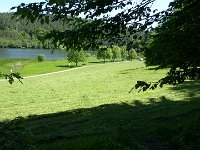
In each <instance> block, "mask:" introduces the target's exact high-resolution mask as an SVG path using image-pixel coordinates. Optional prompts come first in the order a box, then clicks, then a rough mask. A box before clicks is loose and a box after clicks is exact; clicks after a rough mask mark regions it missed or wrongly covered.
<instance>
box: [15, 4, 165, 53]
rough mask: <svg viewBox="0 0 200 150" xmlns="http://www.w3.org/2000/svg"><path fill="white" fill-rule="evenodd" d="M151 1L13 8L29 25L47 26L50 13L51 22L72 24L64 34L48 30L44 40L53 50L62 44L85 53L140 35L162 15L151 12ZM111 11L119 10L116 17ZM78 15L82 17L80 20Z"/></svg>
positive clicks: (121, 42)
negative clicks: (139, 33)
mask: <svg viewBox="0 0 200 150" xmlns="http://www.w3.org/2000/svg"><path fill="white" fill-rule="evenodd" d="M153 2H154V0H142V1H141V2H140V3H134V2H132V1H131V0H128V1H116V0H111V1H110V0H105V1H90V0H83V1H81V2H80V1H78V0H75V1H62V0H57V1H55V0H50V1H47V2H40V3H30V4H24V3H22V4H21V5H19V6H17V7H13V8H12V9H16V10H17V11H16V12H15V13H14V15H15V16H18V17H19V18H20V19H25V18H26V19H27V20H28V21H30V22H35V21H36V20H39V21H41V22H42V23H49V21H50V19H49V16H48V15H49V14H51V15H52V16H53V19H52V20H51V21H52V22H54V21H62V22H64V23H65V24H66V25H73V27H71V28H69V29H67V30H65V31H59V30H57V29H53V30H51V31H50V32H49V33H47V34H46V36H45V39H51V40H52V43H53V44H54V46H55V47H59V45H64V46H66V48H67V49H69V48H73V49H81V48H83V49H84V50H88V49H89V48H99V47H100V46H101V45H102V43H103V42H105V41H106V42H107V43H108V45H115V44H117V45H118V44H122V45H124V39H130V38H132V39H133V38H135V37H137V36H139V35H138V34H135V33H136V32H137V31H138V30H144V29H146V28H147V27H149V26H150V25H152V23H153V22H154V21H157V20H159V19H160V17H162V14H163V13H164V12H159V13H156V12H155V11H153V12H152V11H151V8H150V7H151V5H152V3H153ZM126 8H128V9H126ZM114 10H118V13H116V15H114V16H111V15H109V14H108V13H109V12H111V11H114ZM81 14H84V16H82V17H83V18H82V19H81V18H80V15H81ZM107 14H108V15H107ZM101 16H102V17H101Z"/></svg>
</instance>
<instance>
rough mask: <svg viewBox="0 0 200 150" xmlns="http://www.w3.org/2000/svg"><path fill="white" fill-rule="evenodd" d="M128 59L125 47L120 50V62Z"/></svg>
mask: <svg viewBox="0 0 200 150" xmlns="http://www.w3.org/2000/svg"><path fill="white" fill-rule="evenodd" d="M127 57H128V52H127V50H126V49H125V47H122V48H121V59H122V61H124V60H126V59H127Z"/></svg>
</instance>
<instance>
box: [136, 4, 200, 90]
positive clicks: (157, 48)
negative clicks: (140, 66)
mask: <svg viewBox="0 0 200 150" xmlns="http://www.w3.org/2000/svg"><path fill="white" fill-rule="evenodd" d="M199 8H200V1H199V0H175V1H174V2H171V3H170V9H171V13H170V14H169V15H168V16H166V17H165V18H163V20H162V21H161V22H160V25H159V26H158V27H157V28H156V29H155V30H154V31H153V32H152V38H151V39H150V42H149V46H148V48H147V49H146V50H145V56H146V63H147V65H160V67H161V68H162V67H170V68H171V69H170V71H169V72H168V74H167V76H166V77H165V78H162V79H160V80H159V81H158V82H156V83H152V84H151V83H145V82H138V84H137V85H136V88H138V87H140V86H139V85H141V87H142V88H143V90H146V89H148V88H151V89H154V88H155V87H157V86H158V85H160V86H161V87H162V86H163V85H164V84H173V85H176V84H180V83H183V82H184V81H185V80H186V79H192V80H194V79H197V78H199V77H200V68H199V66H200V9H199Z"/></svg>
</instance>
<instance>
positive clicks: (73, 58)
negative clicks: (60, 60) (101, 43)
mask: <svg viewBox="0 0 200 150" xmlns="http://www.w3.org/2000/svg"><path fill="white" fill-rule="evenodd" d="M85 59H86V55H85V51H83V50H81V51H78V50H73V49H70V50H69V51H68V53H67V60H68V61H69V62H75V63H76V66H78V63H79V62H84V61H85Z"/></svg>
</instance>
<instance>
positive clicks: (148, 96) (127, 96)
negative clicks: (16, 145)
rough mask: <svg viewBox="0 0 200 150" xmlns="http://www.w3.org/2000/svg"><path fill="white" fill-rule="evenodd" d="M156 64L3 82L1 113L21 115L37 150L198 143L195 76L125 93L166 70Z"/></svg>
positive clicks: (98, 67)
mask: <svg viewBox="0 0 200 150" xmlns="http://www.w3.org/2000/svg"><path fill="white" fill-rule="evenodd" d="M155 69H156V68H155V67H148V68H146V67H145V65H144V63H143V62H141V61H131V62H120V63H106V64H99V65H98V64H97V65H90V66H87V67H85V68H80V69H76V70H71V71H68V72H62V73H59V74H52V75H48V76H43V77H35V78H28V79H24V80H23V83H24V84H20V83H19V82H16V83H15V84H13V85H9V83H7V82H6V81H1V83H0V86H1V89H2V90H1V102H0V103H1V109H0V111H1V112H0V114H1V115H0V118H1V120H4V119H13V118H15V117H17V116H23V117H24V119H23V123H22V127H23V126H24V127H25V129H26V130H25V131H26V132H28V131H29V132H30V131H31V139H32V140H31V141H32V143H31V144H33V145H35V146H36V148H38V149H66V148H67V149H94V148H95V149H128V148H129V149H151V148H152V149H156V148H158V149H160V148H165V149H189V148H191V149H198V139H199V136H200V135H199V132H195V131H198V130H199V127H200V126H199V115H200V113H199V106H200V103H199V94H200V93H199V82H187V83H185V84H184V85H180V86H178V87H172V86H167V87H164V88H162V89H156V90H154V91H148V92H145V93H138V92H137V90H134V91H132V92H131V93H128V92H129V90H130V89H131V88H132V85H131V84H130V83H133V84H134V83H135V82H136V81H137V80H140V79H145V80H147V81H156V80H158V79H159V78H161V77H163V76H165V74H166V72H167V71H168V70H167V69H162V70H158V71H156V70H155ZM47 87H48V88H47ZM11 108H12V109H11ZM28 116H29V117H28ZM20 129H21V128H20ZM22 129H23V128H22ZM22 131H23V130H22ZM23 136H25V135H23Z"/></svg>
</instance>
